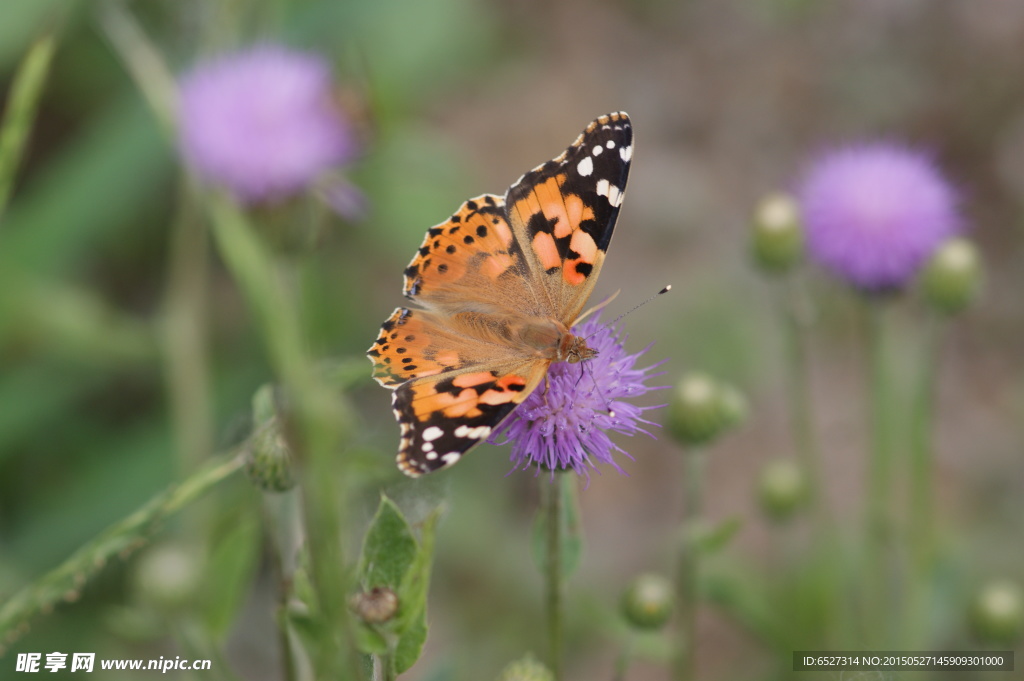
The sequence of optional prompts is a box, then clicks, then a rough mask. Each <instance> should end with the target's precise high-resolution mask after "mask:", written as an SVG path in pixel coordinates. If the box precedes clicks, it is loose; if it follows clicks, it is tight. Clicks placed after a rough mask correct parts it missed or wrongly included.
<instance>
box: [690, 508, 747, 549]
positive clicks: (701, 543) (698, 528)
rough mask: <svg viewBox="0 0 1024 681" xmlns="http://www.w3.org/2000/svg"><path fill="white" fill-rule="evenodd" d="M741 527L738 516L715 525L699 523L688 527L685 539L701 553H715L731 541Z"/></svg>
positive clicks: (741, 523) (741, 521)
mask: <svg viewBox="0 0 1024 681" xmlns="http://www.w3.org/2000/svg"><path fill="white" fill-rule="evenodd" d="M741 527H743V520H742V519H741V518H740V517H739V516H732V517H730V518H726V519H725V520H723V521H721V522H720V523H718V524H716V525H712V524H705V523H701V524H697V525H694V526H692V527H690V528H689V530H688V531H687V539H688V540H689V542H690V544H691V545H692V546H693V547H694V548H695V549H696V550H697V551H700V552H701V553H705V554H708V553H716V552H718V551H721V550H722V549H724V548H725V547H726V546H727V545H728V544H729V542H730V541H732V539H733V537H735V536H736V533H737V532H739V530H740V528H741Z"/></svg>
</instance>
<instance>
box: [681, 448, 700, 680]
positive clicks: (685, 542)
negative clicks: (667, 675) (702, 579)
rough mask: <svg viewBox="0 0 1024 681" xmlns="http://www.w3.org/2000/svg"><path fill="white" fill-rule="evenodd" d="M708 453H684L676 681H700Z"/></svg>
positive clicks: (694, 451)
mask: <svg viewBox="0 0 1024 681" xmlns="http://www.w3.org/2000/svg"><path fill="white" fill-rule="evenodd" d="M706 456H707V453H706V452H705V451H704V450H703V449H701V448H699V447H696V446H692V447H690V448H688V450H687V451H686V452H684V459H685V461H686V465H685V469H686V479H685V480H684V481H683V486H684V490H685V493H686V497H685V499H684V501H683V527H682V538H681V545H680V550H679V566H678V572H677V574H676V602H677V603H678V604H679V633H680V641H679V642H680V649H679V650H678V651H677V655H676V657H675V668H674V670H673V672H674V675H673V678H674V679H675V681H693V679H695V678H696V667H697V658H696V648H697V601H698V598H697V582H698V578H699V572H698V570H699V565H698V556H697V544H696V541H695V537H694V532H695V531H696V528H697V526H698V524H699V523H700V519H701V516H702V515H703V513H704V475H705V470H704V469H705V466H706V460H705V459H706Z"/></svg>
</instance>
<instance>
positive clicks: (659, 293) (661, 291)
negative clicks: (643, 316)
mask: <svg viewBox="0 0 1024 681" xmlns="http://www.w3.org/2000/svg"><path fill="white" fill-rule="evenodd" d="M671 290H672V284H669V285H667V286H666V287H665V288H663V289H661V290H660V291H658V292H657V293H655V294H654V295H653V296H651V297H650V298H648V299H647V300H645V301H643V302H642V303H637V304H636V305H634V306H633V307H632V308H631V309H629V310H626V311H625V312H623V313H622V314H620V315H619V316H618V317H616V318H615V319H613V320H612V322H611V324H609V325H608V326H612V325H614V324H615V323H616V322H617V321H619V320H620V319H622V318H623V317H625V316H626V315H628V314H631V313H633V312H636V311H637V310H639V309H640V308H641V307H643V306H644V305H646V304H647V303H649V302H651V301H652V300H654V299H655V298H657V297H658V296H660V295H663V294H665V293H668V292H669V291H671Z"/></svg>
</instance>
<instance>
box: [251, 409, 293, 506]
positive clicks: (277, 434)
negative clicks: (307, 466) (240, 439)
mask: <svg viewBox="0 0 1024 681" xmlns="http://www.w3.org/2000/svg"><path fill="white" fill-rule="evenodd" d="M245 472H246V474H247V475H248V476H249V480H251V481H252V483H253V484H254V485H256V486H257V487H258V488H260V489H261V490H263V491H264V492H286V491H288V490H290V489H291V488H292V487H295V475H294V473H293V471H292V453H291V447H290V446H289V444H288V440H287V439H286V438H285V436H284V433H282V432H281V428H280V425H279V422H278V420H277V419H273V420H271V421H268V422H266V423H264V424H263V425H262V426H260V427H259V428H258V429H257V430H256V432H255V433H253V434H252V437H250V438H249V445H248V449H247V451H246V456H245Z"/></svg>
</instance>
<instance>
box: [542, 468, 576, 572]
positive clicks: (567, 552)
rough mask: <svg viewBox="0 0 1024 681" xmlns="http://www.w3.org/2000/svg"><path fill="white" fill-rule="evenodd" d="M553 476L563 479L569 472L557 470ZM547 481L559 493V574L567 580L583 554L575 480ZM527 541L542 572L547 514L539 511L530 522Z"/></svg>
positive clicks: (544, 561) (544, 562) (545, 559)
mask: <svg viewBox="0 0 1024 681" xmlns="http://www.w3.org/2000/svg"><path fill="white" fill-rule="evenodd" d="M556 475H557V476H558V477H560V478H564V477H565V476H568V475H570V474H569V473H558V474H556ZM551 484H552V485H555V486H556V487H557V488H558V493H559V494H561V495H562V499H561V503H560V504H559V509H560V511H561V512H560V513H559V521H560V523H561V525H562V577H563V578H564V579H568V578H569V577H570V576H572V574H573V573H574V572H576V569H577V568H578V567H579V566H580V559H581V557H582V556H583V532H582V530H581V527H580V511H579V496H578V495H577V493H576V481H575V479H572V478H565V479H564V480H561V479H556V480H554V481H552V483H551ZM530 544H531V548H532V549H533V551H532V552H533V559H534V561H535V562H536V564H537V569H538V570H540V571H541V573H543V572H544V570H545V565H546V564H547V557H546V556H547V516H546V515H545V514H544V513H543V512H541V513H538V514H537V519H536V520H535V521H534V523H533V535H532V537H531V541H530Z"/></svg>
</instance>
